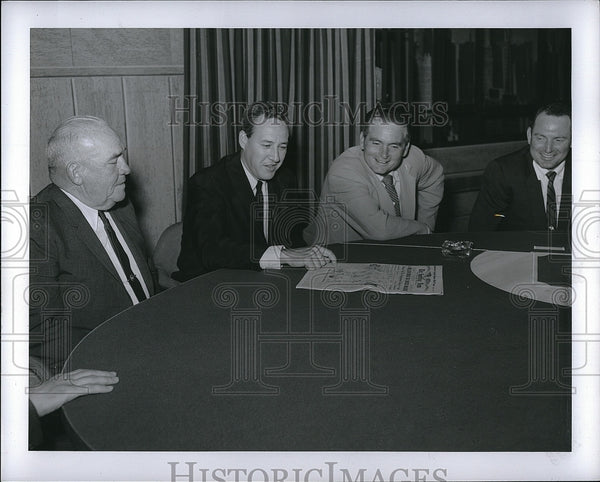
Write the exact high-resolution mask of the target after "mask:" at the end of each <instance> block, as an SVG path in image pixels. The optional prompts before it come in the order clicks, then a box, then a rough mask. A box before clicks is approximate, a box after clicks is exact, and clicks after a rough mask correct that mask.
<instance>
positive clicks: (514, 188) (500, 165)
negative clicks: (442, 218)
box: [469, 146, 571, 231]
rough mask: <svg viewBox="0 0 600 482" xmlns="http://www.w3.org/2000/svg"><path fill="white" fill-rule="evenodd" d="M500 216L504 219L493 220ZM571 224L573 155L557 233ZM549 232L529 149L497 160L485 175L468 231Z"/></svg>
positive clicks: (542, 199) (569, 156) (567, 164)
mask: <svg viewBox="0 0 600 482" xmlns="http://www.w3.org/2000/svg"><path fill="white" fill-rule="evenodd" d="M495 214H501V215H503V216H504V217H500V216H494V215H495ZM570 221H571V154H570V153H569V155H568V156H567V159H566V164H565V172H564V177H563V184H562V197H561V202H560V208H559V213H558V223H557V230H559V231H567V230H568V229H569V226H570ZM546 229H548V222H547V220H546V209H545V206H544V197H543V194H542V188H541V184H540V181H539V180H538V178H537V177H536V175H535V170H534V168H533V159H532V158H531V154H530V153H529V146H526V147H524V148H523V149H520V150H519V151H516V152H513V153H511V154H507V155H505V156H502V157H500V158H498V159H494V160H493V161H492V162H490V163H489V164H488V166H487V167H486V169H485V172H484V173H483V181H482V187H481V191H480V192H479V196H478V197H477V200H476V201H475V205H474V207H473V211H472V212H471V219H470V221H469V231H496V230H499V231H544V230H546Z"/></svg>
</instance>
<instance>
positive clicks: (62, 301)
mask: <svg viewBox="0 0 600 482" xmlns="http://www.w3.org/2000/svg"><path fill="white" fill-rule="evenodd" d="M124 152H125V147H124V146H123V144H122V142H121V140H120V139H119V137H118V136H117V134H116V133H115V132H114V131H113V130H112V129H111V128H110V127H109V126H108V125H107V124H106V122H104V121H103V120H102V119H98V118H96V117H73V118H71V119H68V120H66V121H65V122H63V123H62V124H61V125H60V126H59V127H58V128H57V129H56V130H55V131H54V133H53V134H52V136H51V138H50V140H49V141H48V148H47V155H48V168H49V174H50V179H51V181H52V184H49V185H48V186H47V187H45V188H44V189H43V190H42V191H41V192H40V193H39V194H38V195H37V196H36V197H35V198H34V199H33V200H32V203H31V210H30V216H31V231H30V263H31V276H30V287H29V294H30V354H31V355H32V356H36V357H39V358H41V359H42V361H43V363H44V364H45V366H46V368H47V369H48V370H49V372H50V374H51V375H53V374H54V373H57V372H59V371H60V370H61V369H62V367H63V364H64V362H65V360H66V358H67V356H68V355H69V353H70V351H71V349H72V348H73V347H74V346H75V345H76V344H77V343H78V342H79V341H80V340H81V339H82V338H83V337H84V336H85V335H86V334H87V333H89V332H90V331H91V330H93V329H94V328H96V327H97V326H98V325H99V324H100V323H102V322H103V321H105V320H107V319H108V318H110V317H111V316H113V315H115V314H117V313H119V312H120V311H122V310H124V309H126V308H128V307H130V306H132V305H134V304H137V303H139V302H141V301H143V300H145V299H146V298H148V297H149V296H151V295H152V294H154V279H153V274H152V272H151V268H150V266H149V264H148V259H149V258H148V256H147V254H146V252H145V250H144V247H143V238H142V234H141V232H140V230H139V227H138V224H137V220H136V217H135V213H134V210H133V206H132V205H131V204H130V203H129V201H127V200H126V199H125V177H126V176H127V175H128V174H129V173H130V169H129V166H128V165H127V162H126V161H125V158H124Z"/></svg>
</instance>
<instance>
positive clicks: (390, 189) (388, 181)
mask: <svg viewBox="0 0 600 482" xmlns="http://www.w3.org/2000/svg"><path fill="white" fill-rule="evenodd" d="M383 184H384V186H385V190H386V191H387V193H388V194H389V196H390V198H391V200H392V202H393V203H394V210H395V211H396V216H401V213H400V201H399V200H398V192H397V191H396V188H395V187H394V178H393V177H392V175H391V174H386V175H385V176H383Z"/></svg>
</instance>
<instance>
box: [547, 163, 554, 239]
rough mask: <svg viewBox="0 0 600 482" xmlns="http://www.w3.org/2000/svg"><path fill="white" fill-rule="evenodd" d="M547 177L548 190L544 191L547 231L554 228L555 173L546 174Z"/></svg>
mask: <svg viewBox="0 0 600 482" xmlns="http://www.w3.org/2000/svg"><path fill="white" fill-rule="evenodd" d="M546 177H548V190H547V191H546V216H547V218H548V229H555V228H556V191H554V178H555V177H556V172H554V171H550V172H547V173H546Z"/></svg>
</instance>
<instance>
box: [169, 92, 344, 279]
mask: <svg viewBox="0 0 600 482" xmlns="http://www.w3.org/2000/svg"><path fill="white" fill-rule="evenodd" d="M288 139H289V126H288V124H287V122H286V120H285V118H284V117H283V115H282V113H281V112H280V111H279V110H278V109H277V108H276V106H275V105H273V104H270V103H265V102H258V103H255V104H252V105H250V106H249V107H248V108H247V110H246V113H245V115H244V119H243V121H242V130H241V131H240V133H239V136H238V142H239V145H240V147H241V151H240V152H237V153H235V154H232V155H229V156H226V157H224V158H222V159H221V160H220V161H219V162H217V163H216V164H215V165H213V166H210V167H208V168H206V169H202V170H200V171H199V172H197V173H196V174H195V175H194V176H192V177H191V178H190V181H189V184H188V186H189V189H188V200H187V207H186V212H185V217H184V220H183V235H182V242H181V253H180V255H179V259H178V262H177V264H178V266H179V269H180V271H178V272H176V273H174V274H173V278H175V279H177V280H179V281H184V280H188V279H190V278H193V277H195V276H198V275H201V274H203V273H207V272H209V271H212V270H216V269H219V268H234V269H261V268H263V269H265V268H274V269H277V268H280V267H281V265H282V264H287V265H289V266H296V267H306V268H308V269H313V268H319V267H321V266H323V265H324V264H326V263H328V262H333V261H335V256H334V255H333V253H332V252H331V251H329V250H328V249H326V248H323V247H320V246H311V247H299V246H300V245H301V244H302V234H301V228H302V227H303V226H301V225H299V224H298V223H297V222H296V221H297V220H295V219H290V213H289V212H288V213H286V211H285V210H283V211H281V210H280V209H279V208H280V207H281V205H282V203H281V201H282V199H283V197H284V194H285V191H286V190H289V189H293V188H294V187H295V186H294V176H293V175H292V174H291V173H290V172H287V171H284V170H281V171H280V170H279V169H280V167H281V165H282V163H283V160H284V158H285V154H286V151H287V145H288ZM288 228H290V229H288Z"/></svg>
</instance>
